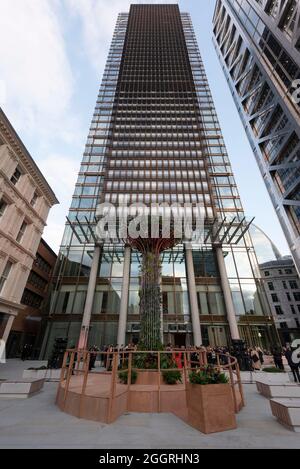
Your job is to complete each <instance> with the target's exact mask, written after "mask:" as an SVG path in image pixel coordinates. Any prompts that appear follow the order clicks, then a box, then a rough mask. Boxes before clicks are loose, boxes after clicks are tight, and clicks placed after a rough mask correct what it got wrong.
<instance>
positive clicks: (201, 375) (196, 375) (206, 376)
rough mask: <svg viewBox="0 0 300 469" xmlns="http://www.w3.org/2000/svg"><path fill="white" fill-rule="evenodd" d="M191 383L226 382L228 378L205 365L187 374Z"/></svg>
mask: <svg viewBox="0 0 300 469" xmlns="http://www.w3.org/2000/svg"><path fill="white" fill-rule="evenodd" d="M189 379H190V383H191V384H227V383H228V381H229V379H228V377H227V376H226V375H225V374H224V373H221V372H220V371H219V370H217V369H215V368H213V367H211V366H207V367H204V368H201V369H199V370H195V371H192V372H191V373H190V374H189Z"/></svg>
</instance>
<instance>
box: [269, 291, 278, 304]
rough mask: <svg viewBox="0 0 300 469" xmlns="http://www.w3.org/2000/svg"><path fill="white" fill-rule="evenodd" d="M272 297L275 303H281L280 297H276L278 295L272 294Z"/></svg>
mask: <svg viewBox="0 0 300 469" xmlns="http://www.w3.org/2000/svg"><path fill="white" fill-rule="evenodd" d="M271 297H272V301H273V303H278V302H279V300H278V296H277V295H276V293H272V295H271Z"/></svg>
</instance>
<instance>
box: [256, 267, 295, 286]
mask: <svg viewBox="0 0 300 469" xmlns="http://www.w3.org/2000/svg"><path fill="white" fill-rule="evenodd" d="M277 272H278V274H279V275H291V274H293V273H294V271H293V269H278V271H277ZM264 274H265V277H269V276H270V271H269V270H265V271H264ZM273 274H274V271H272V275H273ZM296 288H297V287H296Z"/></svg>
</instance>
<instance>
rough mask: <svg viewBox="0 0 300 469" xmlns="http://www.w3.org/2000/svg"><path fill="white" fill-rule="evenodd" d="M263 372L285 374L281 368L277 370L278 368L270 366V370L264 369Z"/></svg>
mask: <svg viewBox="0 0 300 469" xmlns="http://www.w3.org/2000/svg"><path fill="white" fill-rule="evenodd" d="M263 371H265V372H266V373H285V371H284V370H280V369H279V368H276V366H270V367H269V368H263Z"/></svg>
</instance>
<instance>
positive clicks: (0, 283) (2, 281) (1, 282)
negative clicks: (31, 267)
mask: <svg viewBox="0 0 300 469" xmlns="http://www.w3.org/2000/svg"><path fill="white" fill-rule="evenodd" d="M12 265H13V264H12V262H11V261H7V263H6V266H5V268H4V270H3V273H2V275H1V278H0V293H1V292H2V291H3V288H4V285H5V283H6V280H7V279H8V276H9V274H10V271H11V268H12Z"/></svg>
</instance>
